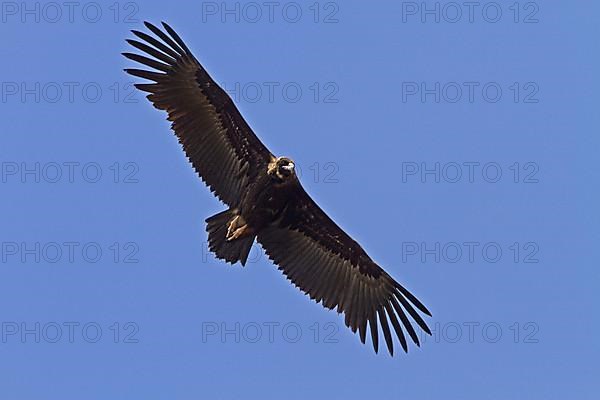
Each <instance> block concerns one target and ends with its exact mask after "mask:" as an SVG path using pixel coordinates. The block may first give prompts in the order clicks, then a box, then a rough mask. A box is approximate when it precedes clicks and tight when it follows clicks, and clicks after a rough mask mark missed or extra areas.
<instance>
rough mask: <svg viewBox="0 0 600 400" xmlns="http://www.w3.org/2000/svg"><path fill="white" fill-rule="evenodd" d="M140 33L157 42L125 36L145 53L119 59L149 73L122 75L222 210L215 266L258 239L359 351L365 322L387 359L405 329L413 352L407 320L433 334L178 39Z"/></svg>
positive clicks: (243, 256) (212, 229)
mask: <svg viewBox="0 0 600 400" xmlns="http://www.w3.org/2000/svg"><path fill="white" fill-rule="evenodd" d="M145 25H146V27H147V28H148V29H149V30H150V31H151V32H152V33H154V35H155V37H154V36H151V35H148V34H146V33H143V32H139V31H132V32H133V33H134V34H135V35H136V36H137V37H138V38H140V39H141V40H142V41H137V40H127V41H128V43H129V44H131V45H132V46H134V47H135V48H137V49H138V50H141V51H142V52H143V53H145V55H140V54H133V53H123V54H124V55H125V56H126V57H127V58H129V59H131V60H134V61H137V62H139V63H141V64H143V65H145V66H147V67H150V68H152V70H150V71H148V70H141V69H127V70H126V72H128V73H130V74H132V75H134V76H138V77H141V78H144V79H147V80H149V81H151V83H144V84H136V85H135V86H136V87H137V88H138V89H140V90H142V91H145V92H148V93H149V95H148V96H147V97H148V99H149V100H150V101H151V102H152V103H153V104H154V106H155V107H156V108H158V109H160V110H164V111H166V112H167V114H168V119H169V120H170V121H171V122H172V129H173V131H174V132H175V134H176V136H177V137H178V139H179V142H180V143H181V145H182V146H183V150H184V151H185V153H186V155H187V157H188V159H189V160H190V162H191V163H192V165H193V167H194V169H195V170H196V172H197V173H198V175H199V176H200V177H201V178H202V180H203V181H204V182H205V183H206V184H207V186H208V187H209V188H210V189H211V191H212V192H213V193H214V194H215V195H216V196H217V197H218V198H219V199H220V200H221V201H222V202H223V203H225V204H226V205H227V206H228V209H227V210H225V211H223V212H220V213H218V214H216V215H213V216H212V217H210V218H208V219H207V220H206V222H207V227H206V230H207V232H208V242H209V248H210V249H211V250H212V251H213V252H214V253H215V255H216V256H217V258H220V259H223V260H225V261H227V262H230V263H232V264H234V263H237V262H240V263H241V264H242V265H244V264H245V262H246V260H247V257H248V253H249V251H250V247H251V246H252V244H253V243H254V241H255V240H256V241H257V242H259V243H260V244H261V245H262V247H263V248H264V249H265V252H266V253H267V255H268V256H269V258H270V259H271V260H272V261H273V262H274V263H275V264H276V265H278V267H279V269H280V270H281V271H282V272H283V273H284V274H285V275H286V277H287V278H288V279H289V280H290V281H291V282H292V283H293V284H294V285H296V286H297V287H298V288H300V289H301V290H302V291H303V292H305V293H306V294H308V295H309V296H310V297H311V298H312V299H314V300H315V301H317V302H321V303H322V304H323V306H324V307H326V308H330V309H332V308H336V307H337V311H338V312H340V313H344V315H345V323H346V325H347V326H348V327H350V329H352V331H353V332H357V331H358V332H359V334H360V339H361V341H362V342H363V343H364V342H365V338H366V332H367V324H368V327H369V331H370V333H371V338H372V341H373V347H374V348H375V351H377V349H378V343H379V334H378V331H379V328H378V323H379V324H380V326H381V330H382V332H383V335H384V338H385V342H386V344H387V347H388V350H389V351H390V353H392V354H393V343H392V337H391V332H395V333H396V335H397V337H398V340H399V341H400V344H401V345H402V348H403V349H404V350H405V351H407V349H408V347H407V343H406V338H405V335H404V331H403V329H402V326H403V327H404V329H405V330H406V332H407V333H408V335H409V336H410V338H411V339H412V341H413V342H414V343H416V344H417V345H419V339H418V336H417V334H416V332H415V330H414V328H413V326H412V323H411V322H410V320H409V319H408V316H407V314H408V315H409V316H410V317H411V318H412V320H413V321H414V322H415V323H416V324H417V325H418V326H420V327H421V329H423V330H424V331H425V332H427V333H429V334H430V333H431V332H430V331H429V328H428V327H427V324H426V323H425V321H424V320H423V319H422V317H421V316H420V315H419V313H418V312H417V310H419V311H420V312H422V313H424V314H426V315H431V314H430V312H429V311H428V310H427V308H426V307H425V306H424V305H423V304H422V303H421V302H420V301H419V300H418V299H417V298H416V297H415V296H413V295H412V294H411V293H410V292H409V291H408V290H406V289H405V288H404V287H403V286H402V285H400V284H399V283H398V282H396V281H395V280H394V279H393V278H392V277H391V276H390V275H389V274H388V273H387V272H385V271H384V270H383V269H382V268H381V267H379V266H378V265H377V264H376V263H375V262H374V261H373V260H372V259H371V258H370V257H369V256H368V255H367V253H366V252H365V251H364V249H363V248H362V247H361V246H360V245H359V244H358V243H357V242H356V241H355V240H353V239H352V238H351V237H350V236H349V235H348V234H346V232H344V230H342V229H341V228H340V227H339V226H338V225H337V224H336V223H335V222H333V220H331V218H329V217H328V216H327V214H326V213H325V212H324V211H323V210H322V209H321V208H320V207H319V206H318V205H317V204H316V203H315V202H314V201H313V200H312V198H311V197H310V196H309V195H308V194H307V193H306V192H305V190H304V188H303V187H302V185H301V184H300V181H299V180H298V177H297V176H296V173H295V165H294V162H293V161H292V160H291V159H289V158H287V157H275V156H274V155H273V154H272V153H271V152H270V151H269V150H268V149H267V148H266V147H265V146H264V144H263V143H262V142H261V141H260V140H259V139H258V137H257V136H256V135H255V134H254V132H253V131H252V129H251V128H250V126H248V124H247V123H246V121H245V120H244V119H243V117H242V116H241V114H240V113H239V111H238V110H237V108H236V107H235V105H234V104H233V101H232V100H231V98H230V97H229V96H228V95H227V94H226V93H225V92H224V91H223V89H221V88H220V87H219V86H218V85H217V84H216V83H215V82H214V80H213V79H212V78H211V77H210V76H209V75H208V73H207V72H206V70H205V69H204V68H203V67H202V65H201V64H200V63H199V62H198V60H197V59H196V58H195V57H194V56H193V55H192V53H191V51H190V50H189V49H188V48H187V46H186V45H185V44H184V42H183V41H182V40H181V38H180V37H179V36H178V35H177V34H176V33H175V31H174V30H173V29H172V28H171V27H170V26H168V25H167V24H165V23H163V27H164V29H165V31H166V33H165V31H163V30H161V29H159V28H157V27H156V26H154V25H152V24H150V23H145ZM148 55H149V56H151V58H150V57H147V56H148ZM415 308H416V309H415ZM389 324H391V326H392V328H393V330H392V329H390V325H389ZM401 324H402V325H401Z"/></svg>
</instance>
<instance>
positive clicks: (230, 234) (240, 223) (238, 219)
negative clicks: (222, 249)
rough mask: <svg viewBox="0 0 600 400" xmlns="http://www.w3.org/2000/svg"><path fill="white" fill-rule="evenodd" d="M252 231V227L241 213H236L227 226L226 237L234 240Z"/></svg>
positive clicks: (228, 239)
mask: <svg viewBox="0 0 600 400" xmlns="http://www.w3.org/2000/svg"><path fill="white" fill-rule="evenodd" d="M250 233H251V229H250V228H249V227H248V225H246V221H244V219H243V218H242V216H240V215H236V216H235V217H234V218H233V219H232V220H231V222H229V225H228V226H227V234H226V235H225V239H226V240H227V241H232V240H235V239H238V238H241V237H244V236H247V235H248V234H250Z"/></svg>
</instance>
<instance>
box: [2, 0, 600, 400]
mask: <svg viewBox="0 0 600 400" xmlns="http://www.w3.org/2000/svg"><path fill="white" fill-rule="evenodd" d="M458 4H461V3H455V2H437V3H436V2H426V3H421V2H391V1H390V2H380V3H378V4H367V3H365V2H358V1H344V2H316V3H308V2H307V3H295V2H275V3H273V5H272V6H268V5H265V4H264V3H262V2H256V3H243V2H242V3H236V2H224V3H222V2H192V1H181V2H178V3H177V5H176V6H175V5H173V6H170V7H165V6H164V2H158V1H145V2H143V3H142V2H140V3H136V2H120V3H119V2H117V3H114V2H106V3H103V2H99V3H85V2H84V3H76V4H74V5H73V6H67V5H65V4H62V3H35V2H25V3H21V2H2V4H1V6H2V10H1V11H2V14H1V16H0V17H1V22H0V34H1V36H2V37H3V38H4V39H3V44H2V46H0V56H1V58H2V60H3V62H2V63H1V64H0V73H1V76H2V79H1V80H2V87H1V93H0V95H1V99H0V102H1V104H0V107H1V109H2V119H1V122H0V129H1V131H2V135H1V136H0V161H1V171H0V172H1V176H0V187H1V192H2V196H0V210H2V211H0V213H1V217H2V226H3V229H2V230H0V242H1V246H2V247H1V250H2V252H1V254H0V256H1V259H2V261H1V265H0V271H1V274H2V277H1V279H0V302H1V303H2V304H3V305H4V307H3V312H2V316H1V318H0V322H1V324H2V325H1V327H0V328H1V329H0V330H1V332H0V334H1V335H0V336H1V337H0V383H1V386H2V391H3V395H4V396H5V397H6V398H13V399H32V398H49V399H50V398H81V397H85V398H98V399H101V398H102V399H104V398H126V397H130V398H142V397H143V398H199V397H207V398H224V399H225V398H240V397H242V396H244V397H250V398H282V397H285V398H289V399H294V398H306V397H308V396H313V397H314V396H316V397H319V398H331V399H334V398H358V397H365V396H385V397H386V398H387V397H403V398H411V399H431V398H463V399H471V398H472V399H507V398H512V399H517V398H528V399H542V398H543V399H553V398H556V399H559V398H564V397H566V396H568V397H570V398H579V399H586V398H593V396H594V394H597V393H598V389H600V388H599V387H598V383H597V379H596V378H593V377H594V376H596V375H597V373H598V371H597V370H598V365H597V362H596V360H597V358H598V356H599V355H600V354H599V351H598V350H599V346H598V342H597V339H596V333H597V331H598V328H599V326H600V325H599V321H598V313H597V310H596V309H595V307H594V306H595V305H597V291H598V278H599V276H598V269H597V262H595V260H596V259H597V256H598V254H597V253H598V252H597V241H598V239H599V237H598V231H597V227H598V222H599V219H598V216H599V215H598V211H597V206H596V207H592V205H593V204H597V202H598V199H597V186H598V165H597V162H596V159H597V154H598V150H599V146H598V145H599V139H598V135H597V132H598V127H599V117H598V113H597V101H596V100H597V96H598V90H599V89H600V88H599V85H598V83H599V82H598V78H597V71H598V70H599V67H600V66H599V65H598V64H599V63H598V57H597V55H598V50H599V49H598V41H597V37H598V33H599V32H598V27H597V24H595V15H597V13H598V11H600V10H599V9H598V5H597V4H596V3H594V2H579V3H577V5H576V4H568V5H567V4H566V3H563V5H559V4H558V2H516V3H514V4H513V3H511V4H509V3H506V4H505V2H498V3H494V2H481V3H479V2H476V3H474V5H473V6H472V8H469V7H468V6H465V5H458ZM457 5H458V6H457ZM269 7H271V8H269ZM143 20H150V21H153V22H159V21H161V20H164V21H167V22H169V24H171V26H173V27H174V28H175V29H176V30H177V31H178V32H179V34H180V35H181V36H182V37H183V39H184V40H185V41H186V42H187V44H188V46H189V47H190V49H191V50H192V51H193V52H194V53H195V55H196V57H197V58H198V59H199V60H200V61H201V62H202V63H203V64H204V65H205V67H206V68H207V69H208V71H209V72H210V73H211V74H212V76H213V77H214V78H215V80H217V81H218V82H219V83H221V84H222V85H224V86H225V87H226V88H227V90H228V91H229V92H230V93H231V95H232V96H233V97H234V99H235V101H236V103H237V104H238V106H239V108H240V110H241V112H242V114H243V115H244V116H245V118H246V119H247V121H248V122H249V123H250V125H251V126H252V127H253V129H254V130H255V132H257V134H258V135H259V136H260V137H261V139H262V140H263V141H264V142H265V143H266V145H267V146H268V147H269V148H270V149H271V150H272V151H273V152H274V153H275V154H280V155H288V156H290V157H292V158H293V159H295V160H296V162H297V164H298V165H299V166H300V169H301V178H302V179H301V180H302V182H303V184H304V185H305V187H306V188H307V190H308V191H309V193H311V195H312V196H313V197H314V198H315V200H316V201H317V202H318V203H319V204H320V205H321V206H322V207H323V208H324V209H325V210H326V211H327V212H328V213H329V215H330V216H332V218H334V219H335V220H336V221H337V222H338V223H339V224H340V225H341V226H342V227H343V228H344V229H346V230H347V232H349V233H350V234H351V235H352V236H353V237H354V238H355V239H356V240H357V241H359V242H360V243H361V244H362V245H363V247H364V248H365V249H366V250H367V252H368V253H369V254H370V255H371V257H372V258H374V259H375V260H376V261H377V262H379V263H380V264H381V265H382V266H383V267H384V268H385V269H386V270H387V271H388V272H390V273H391V275H392V276H394V277H395V278H396V279H397V280H399V281H400V282H401V283H403V284H404V285H405V286H406V287H408V288H409V289H410V290H411V291H412V292H413V293H415V294H416V295H417V296H418V297H419V298H420V299H421V300H422V301H423V302H424V303H425V304H426V305H427V306H428V307H429V309H430V310H431V311H432V313H433V318H430V319H428V323H429V325H430V326H431V328H432V330H434V335H433V336H432V337H427V338H425V339H424V340H423V341H424V343H423V344H422V346H421V348H420V349H418V348H416V347H414V346H413V347H411V348H410V351H409V354H408V355H405V354H402V353H399V352H397V355H396V356H395V357H393V358H391V357H389V355H388V354H387V353H386V352H385V351H381V352H380V354H378V355H375V354H374V353H373V350H372V348H371V345H370V343H368V345H366V346H365V345H362V344H360V342H359V339H358V337H357V336H356V335H353V334H352V333H351V332H350V331H349V330H348V329H346V328H345V326H344V325H343V318H342V317H341V316H339V315H337V314H336V313H335V312H333V311H326V310H325V309H323V308H322V307H321V306H320V305H316V304H315V303H314V302H311V301H310V300H309V299H308V298H307V297H305V296H304V295H302V294H301V293H300V292H299V291H298V290H297V289H296V288H294V287H293V286H292V285H290V284H289V282H287V281H286V280H285V279H284V277H283V276H282V275H281V273H280V272H278V271H277V270H276V268H275V267H274V266H273V265H272V264H271V263H270V262H269V261H268V260H266V258H265V257H264V255H262V252H261V250H260V248H259V247H256V248H255V249H254V250H253V252H252V253H251V259H250V262H249V263H248V265H247V266H246V267H245V268H241V267H239V266H234V267H231V266H229V265H226V264H224V263H222V262H220V261H217V260H215V259H214V258H213V257H212V255H210V254H209V253H208V251H207V249H206V234H205V232H204V222H203V221H204V219H205V218H206V217H208V216H210V215H212V214H214V213H216V212H219V211H220V210H222V209H223V208H224V206H223V205H221V204H219V202H218V201H217V200H216V199H215V198H214V197H213V196H212V195H211V194H210V193H209V191H208V190H207V189H206V188H205V187H204V186H203V184H202V183H201V181H200V180H199V179H198V178H197V177H196V176H195V174H194V172H193V170H192V168H191V167H190V166H189V165H188V163H187V161H186V159H185V157H184V155H183V153H182V151H181V150H180V148H179V145H178V144H177V141H176V139H175V138H174V136H173V135H172V134H171V133H170V131H169V125H168V123H167V122H166V121H165V116H164V115H163V114H161V113H160V112H159V111H157V110H155V109H153V108H152V107H151V106H150V104H149V103H148V102H147V101H146V100H145V99H144V98H143V96H142V95H141V94H140V93H136V92H135V91H133V90H132V88H131V86H130V83H131V81H132V79H131V77H129V76H126V75H125V74H124V73H123V72H122V69H123V68H126V67H130V66H132V65H133V63H132V62H128V61H127V60H125V59H124V58H123V57H122V56H120V53H121V52H123V51H129V50H130V49H128V47H127V45H126V43H125V41H124V40H125V38H128V37H132V35H131V34H130V33H129V30H130V29H142V24H141V21H143ZM593 106H595V107H593ZM397 347H398V346H397ZM398 349H399V347H398ZM382 350H384V349H382Z"/></svg>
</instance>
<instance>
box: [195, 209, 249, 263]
mask: <svg viewBox="0 0 600 400" xmlns="http://www.w3.org/2000/svg"><path fill="white" fill-rule="evenodd" d="M236 218H241V217H239V216H238V214H237V211H236V210H226V211H223V212H220V213H218V214H215V215H213V216H212V217H209V218H207V219H206V224H207V225H206V231H207V232H208V248H209V249H210V251H212V252H213V253H215V255H216V256H217V258H220V259H222V260H225V261H227V262H229V263H231V264H235V263H236V262H238V261H240V262H241V263H242V265H246V260H247V259H248V254H249V253H250V248H251V247H252V243H254V238H255V235H254V234H252V233H250V232H249V231H248V232H246V233H244V234H243V235H242V236H240V237H238V238H235V239H232V238H231V233H232V232H234V231H235V228H236V226H237V227H238V229H239V228H243V227H244V225H243V223H240V222H239V219H238V220H236ZM232 225H233V226H232ZM230 227H231V228H232V229H230ZM228 231H229V232H228ZM228 233H229V240H228Z"/></svg>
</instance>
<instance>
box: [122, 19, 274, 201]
mask: <svg viewBox="0 0 600 400" xmlns="http://www.w3.org/2000/svg"><path fill="white" fill-rule="evenodd" d="M145 25H146V27H147V28H148V29H149V30H150V31H151V32H152V33H154V34H155V35H156V37H154V36H151V35H148V34H146V33H143V32H139V31H132V32H133V34H134V35H136V36H137V37H138V38H139V39H141V41H138V40H133V39H129V40H127V42H128V43H129V44H131V45H132V46H133V47H135V48H137V49H138V50H141V51H142V52H143V53H145V54H144V55H140V54H134V53H123V55H124V56H125V57H127V58H129V59H131V60H134V61H137V62H139V63H141V64H143V65H145V66H148V67H150V68H152V69H153V71H147V70H142V69H126V70H125V71H126V72H128V73H129V74H131V75H134V76H138V77H141V78H145V79H148V80H150V81H152V83H147V84H136V85H135V86H136V87H137V88H138V89H140V90H143V91H145V92H149V93H150V94H149V95H148V96H147V97H148V99H149V100H150V101H151V102H152V103H153V104H154V106H155V107H156V108H158V109H161V110H165V111H167V113H168V119H169V121H171V122H172V125H171V127H172V129H173V131H174V132H175V134H176V135H177V137H178V138H179V142H180V143H181V144H182V145H183V149H184V151H185V153H186V155H187V157H188V158H189V160H190V161H191V163H192V165H193V166H194V169H195V170H196V172H197V173H198V174H199V175H200V177H201V178H202V180H203V181H204V182H205V183H206V184H207V185H208V186H209V188H210V189H211V191H213V192H214V193H215V194H216V195H217V197H219V198H220V199H221V200H222V201H223V202H225V203H226V204H228V205H229V206H230V207H232V208H233V207H237V206H238V204H239V201H240V199H241V197H242V193H243V192H244V189H245V186H246V184H247V183H248V182H249V181H251V179H250V178H252V177H253V176H255V175H256V174H257V172H258V170H259V169H261V168H264V169H266V168H267V164H268V163H269V161H270V160H271V158H272V157H273V156H272V154H271V152H270V151H269V150H268V149H267V148H266V147H265V145H264V144H262V142H261V141H260V140H259V139H258V137H257V136H256V135H255V134H254V132H253V131H252V129H251V128H250V126H248V124H247V123H246V121H244V118H243V117H242V115H241V114H240V112H239V111H238V110H237V108H236V107H235V105H234V104H233V101H232V100H231V98H230V97H229V96H228V95H227V93H225V91H224V90H223V89H222V88H220V87H219V86H218V85H217V84H216V83H215V81H214V80H213V79H212V78H211V77H210V76H209V75H208V73H207V72H206V70H205V69H204V68H203V67H202V65H200V63H199V62H198V60H197V59H196V58H195V57H194V56H193V55H192V53H191V52H190V50H189V49H188V48H187V47H186V45H185V43H183V41H182V40H181V38H180V37H179V36H178V35H177V33H175V31H174V30H173V29H172V28H171V27H170V26H169V25H167V24H165V23H164V22H163V28H164V29H165V31H166V33H165V32H164V31H162V30H161V29H159V28H157V27H156V26H154V25H152V24H150V23H149V22H145Z"/></svg>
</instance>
